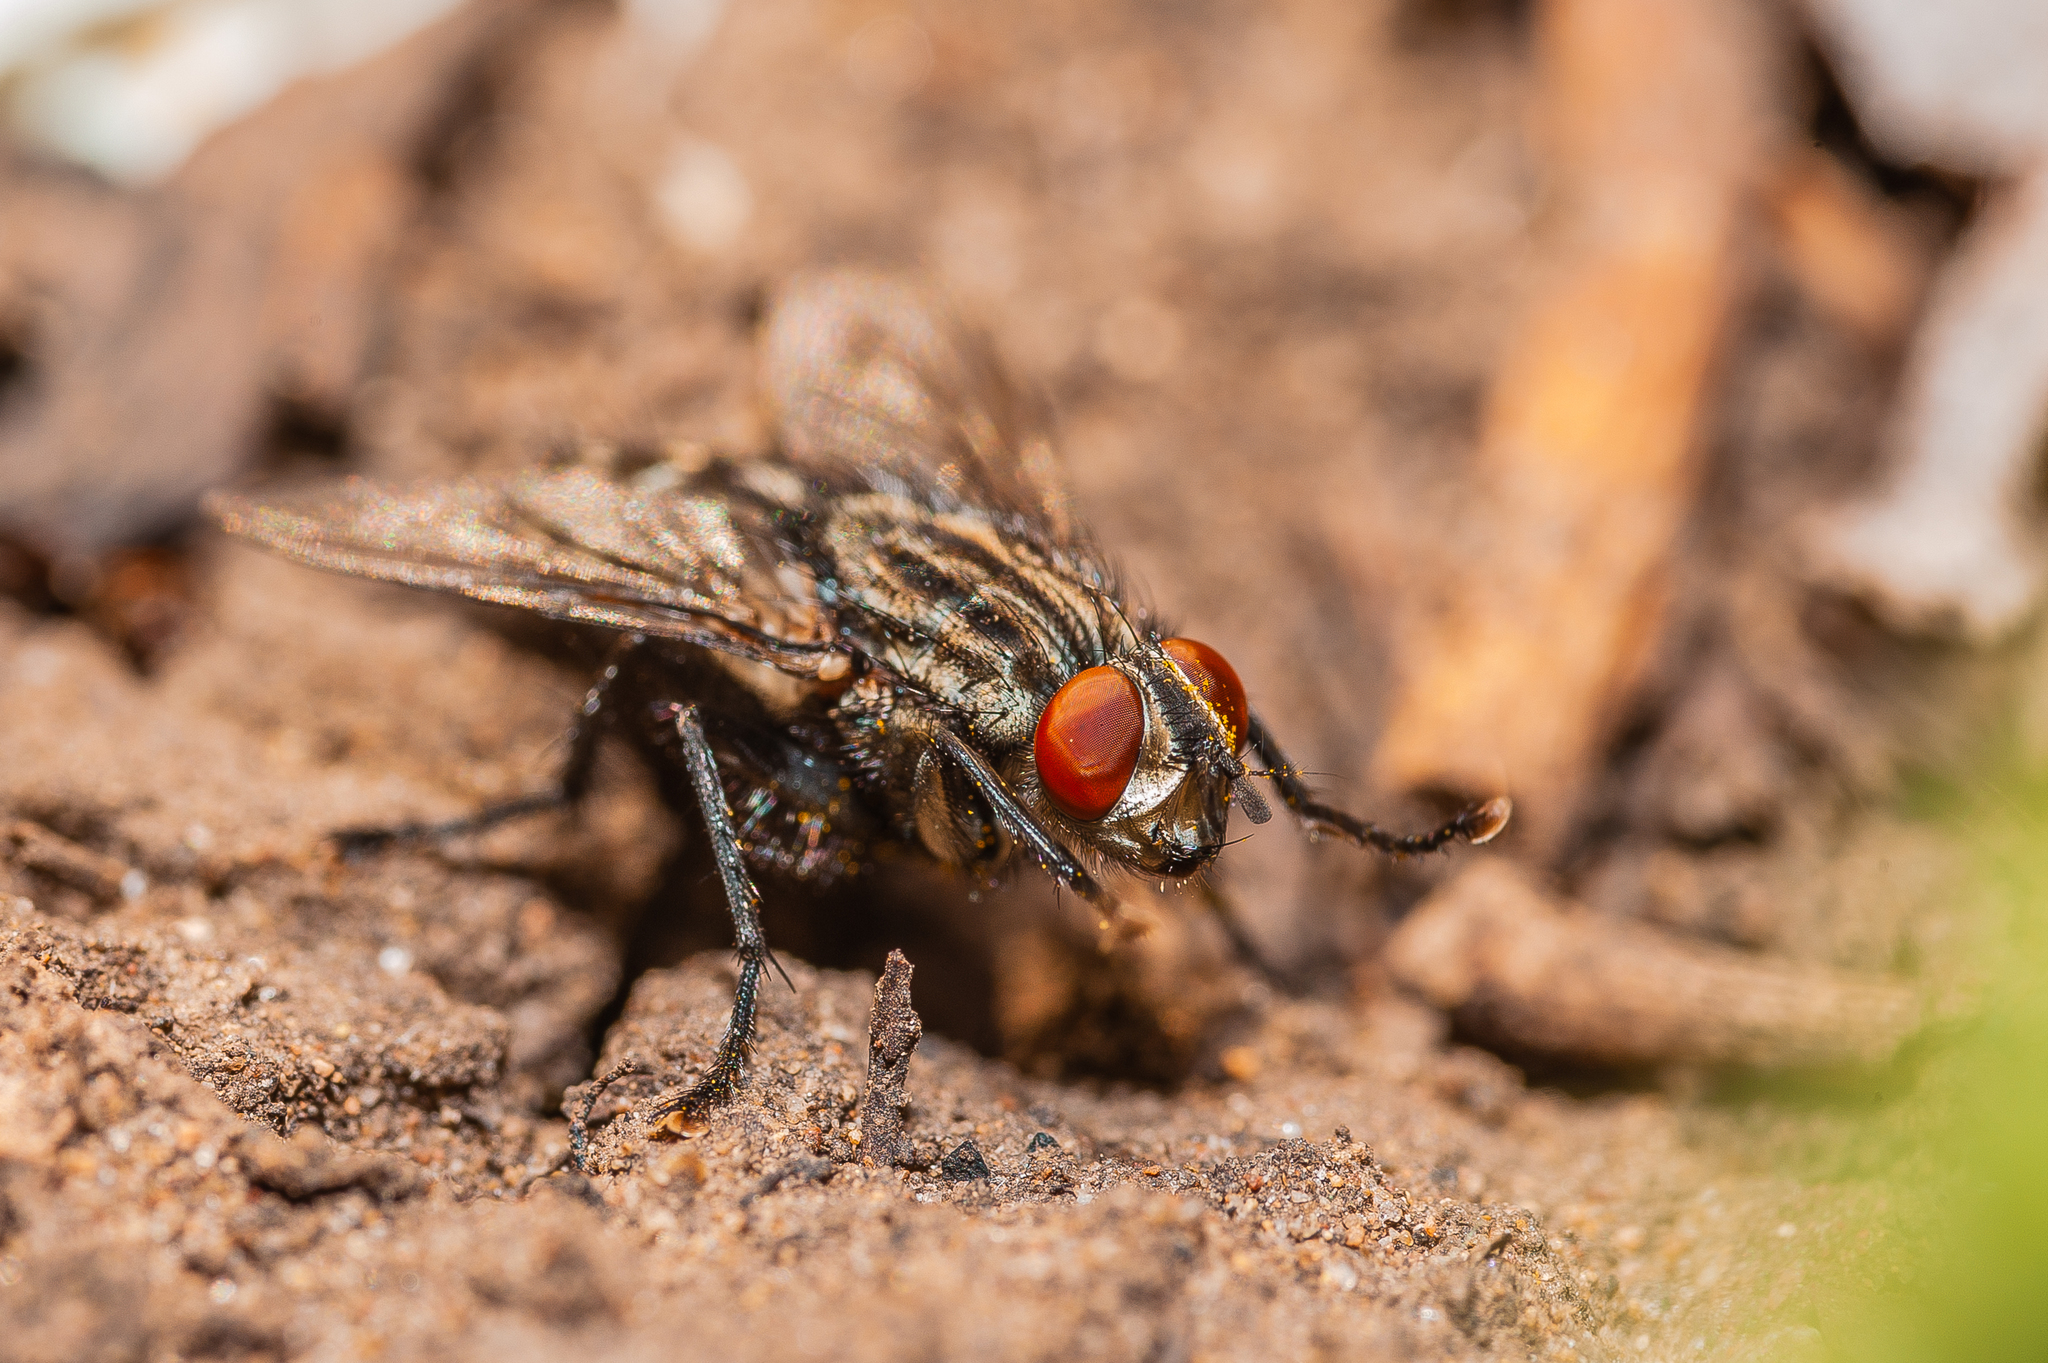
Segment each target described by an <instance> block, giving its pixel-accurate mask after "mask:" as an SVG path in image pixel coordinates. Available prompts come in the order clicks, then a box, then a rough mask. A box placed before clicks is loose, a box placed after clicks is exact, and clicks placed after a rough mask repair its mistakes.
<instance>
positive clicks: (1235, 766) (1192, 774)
mask: <svg viewBox="0 0 2048 1363" xmlns="http://www.w3.org/2000/svg"><path fill="white" fill-rule="evenodd" d="M1249 727H1250V712H1249V709H1248V708H1247V706H1246V703H1245V695H1244V687H1243V685H1242V683H1240V682H1239V681H1238V679H1237V673H1236V672H1235V671H1234V670H1232V668H1231V666H1230V664H1229V663H1227V662H1225V661H1224V660H1223V655H1221V654H1220V653H1218V652H1217V651H1216V650H1215V649H1213V648H1210V647H1209V646H1208V645H1207V644H1201V643H1197V642H1195V641H1194V640H1192V639H1166V640H1147V641H1145V642H1142V643H1139V644H1137V645H1136V646H1134V647H1132V648H1130V649H1128V650H1126V651H1125V652H1123V653H1120V654H1118V655H1117V656H1116V657H1113V658H1111V659H1110V660H1109V661H1108V662H1107V663H1105V664H1102V665H1101V666H1098V667H1091V668H1088V669H1086V670H1085V671H1082V672H1080V673H1077V674H1076V675H1075V676H1073V677H1072V678H1070V679H1068V681H1067V682H1066V684H1065V685H1063V686H1061V687H1060V689H1059V690H1058V691H1057V692H1056V693H1055V694H1054V695H1053V697H1052V699H1051V700H1049V701H1048V702H1047V703H1046V706H1045V708H1044V710H1042V711H1041V712H1040V713H1039V717H1038V727H1037V731H1036V734H1035V735H1034V738H1033V742H1032V758H1033V767H1034V774H1035V775H1036V777H1037V784H1038V788H1039V791H1040V793H1041V794H1042V796H1043V800H1044V803H1045V804H1046V805H1047V806H1049V807H1050V808H1051V809H1052V810H1053V811H1055V812H1056V813H1057V815H1058V816H1059V822H1060V824H1061V826H1062V827H1063V828H1064V829H1065V831H1066V832H1067V833H1068V835H1069V840H1070V841H1071V842H1073V843H1077V844H1079V845H1081V846H1083V847H1086V848H1089V849H1092V850H1093V851H1094V852H1096V853H1097V854H1098V855H1100V856H1101V857H1103V858H1104V859H1105V860H1106V861H1108V862H1111V863H1113V864H1116V865H1120V866H1123V867H1125V868H1126V869H1129V870H1132V871H1137V872H1140V873H1142V874H1145V875H1148V876H1172V877H1180V876H1187V875H1192V874H1193V873H1195V872H1196V871H1199V870H1201V869H1202V868H1203V867H1204V866H1206V865H1208V864H1209V862H1211V861H1212V860H1214V859H1215V857H1216V854H1217V852H1219V851H1220V850H1222V847H1223V838H1224V827H1225V825H1226V823H1227V822H1228V819H1229V816H1230V800H1231V795H1232V793H1233V790H1235V792H1236V793H1237V795H1238V797H1239V798H1240V799H1242V800H1243V801H1244V802H1245V804H1246V812H1247V813H1248V814H1250V815H1251V817H1252V818H1253V819H1254V820H1255V821H1257V822H1264V820H1265V817H1266V807H1265V803H1264V801H1263V800H1261V799H1260V798H1259V795H1258V793H1257V791H1255V790H1254V789H1253V788H1252V786H1251V784H1250V782H1249V781H1248V780H1247V779H1246V776H1245V769H1244V764H1243V763H1242V762H1241V761H1239V760H1238V754H1239V753H1240V752H1242V751H1243V748H1244V745H1245V742H1246V738H1247V731H1248V729H1249Z"/></svg>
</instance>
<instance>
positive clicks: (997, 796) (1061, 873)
mask: <svg viewBox="0 0 2048 1363" xmlns="http://www.w3.org/2000/svg"><path fill="white" fill-rule="evenodd" d="M933 737H934V738H935V739H936V740H937V742H938V745H939V748H940V749H941V750H942V751H943V752H944V753H945V754H946V755H947V756H948V757H951V758H952V759H953V760H954V761H955V762H958V763H959V764H960V767H961V769H962V770H963V771H965V772H966V773H967V779H968V780H970V781H972V782H973V783H974V789H975V791H976V793H977V794H979V795H980V796H981V798H982V799H984V800H986V801H988V807H989V809H990V811H991V812H992V813H994V814H995V816H996V822H997V823H1000V824H1002V825H1003V826H1004V827H1005V828H1007V829H1009V830H1010V835H1011V836H1012V837H1014V838H1016V839H1017V840H1018V841H1019V842H1022V843H1023V844H1024V845H1025V846H1026V847H1029V848H1030V849H1031V854H1032V855H1033V856H1035V857H1037V858H1038V862H1039V864H1040V865H1041V866H1043V867H1045V869H1046V872H1047V874H1049V875H1051V876H1052V878H1053V879H1054V880H1056V881H1058V882H1059V883H1060V884H1062V885H1064V886H1066V887H1067V888H1068V889H1070V890H1072V891H1073V892H1074V893H1075V894H1077V895H1080V896H1081V897H1082V898H1083V899H1085V900H1087V901H1088V902H1089V903H1091V904H1103V903H1107V902H1108V900H1109V895H1108V894H1107V893H1106V892H1105V891H1104V890H1103V888H1102V887H1101V886H1100V885H1098V884H1096V883H1095V877H1093V876H1091V875H1089V874H1088V872H1087V870H1086V869H1085V868H1084V867H1083V866H1082V865H1081V863H1080V862H1079V861H1078V860H1077V859H1076V858H1075V856H1074V854H1073V853H1072V852H1069V851H1068V850H1067V849H1066V847H1065V846H1064V845H1063V844H1062V843H1061V842H1060V840H1059V839H1058V838H1055V837H1054V836H1053V835H1052V833H1051V832H1050V831H1049V830H1048V829H1046V828H1045V827H1044V825H1042V824H1040V823H1039V822H1038V820H1036V819H1034V818H1032V817H1031V811H1029V810H1027V809H1025V808H1024V806H1023V805H1020V804H1018V803H1017V797H1016V796H1014V795H1012V794H1010V791H1009V788H1008V787H1007V786H1005V785H1004V784H1003V778H1002V777H1001V776H999V775H997V774H996V769H995V768H994V767H991V766H990V765H989V764H988V762H987V761H986V760H985V759H984V758H983V757H982V755H981V754H980V753H978V752H976V751H975V750H974V749H973V748H970V747H968V746H967V742H966V740H965V739H963V738H961V737H960V736H959V735H958V734H956V733H954V732H953V731H952V730H951V729H948V728H947V727H946V726H945V725H943V724H939V725H935V726H934V727H933Z"/></svg>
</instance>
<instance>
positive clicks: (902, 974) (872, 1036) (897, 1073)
mask: <svg viewBox="0 0 2048 1363" xmlns="http://www.w3.org/2000/svg"><path fill="white" fill-rule="evenodd" d="M912 969H913V967H912V966H911V964H910V962H909V960H907V959H906V958H905V957H904V955H903V953H902V952H901V951H891V952H890V953H889V959H888V961H887V962H886V963H885V964H884V965H883V966H882V976H881V978H880V979H878V980H876V981H875V1011H874V1012H873V1013H872V1014H871V1015H870V1016H869V1018H868V1082H867V1092H866V1093H864V1094H863V1095H862V1096H861V1104H860V1140H859V1142H858V1145H857V1148H858V1150H859V1151H860V1156H861V1158H862V1159H864V1160H873V1161H874V1163H875V1166H876V1167H877V1168H884V1169H886V1168H888V1167H889V1166H891V1165H894V1164H899V1163H901V1162H902V1160H903V1156H904V1154H905V1153H906V1149H905V1147H906V1146H907V1144H908V1142H906V1141H905V1139H904V1136H903V1110H904V1109H905V1108H906V1107H908V1106H909V1104H910V1097H909V1094H908V1093H906V1092H905V1085H906V1084H907V1083H908V1082H909V1079H910V1054H911V1052H912V1051H915V1050H916V1049H917V1043H918V1041H919V1040H920V1039H921V1038H922V1037H923V1036H924V1021H923V1019H921V1018H919V1017H918V1015H917V1010H916V1009H914V1008H912V1007H911V1006H910V973H911V970H912Z"/></svg>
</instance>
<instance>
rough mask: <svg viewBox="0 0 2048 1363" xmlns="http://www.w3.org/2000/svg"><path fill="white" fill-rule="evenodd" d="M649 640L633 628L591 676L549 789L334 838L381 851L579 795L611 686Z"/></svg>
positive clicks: (586, 784) (348, 849)
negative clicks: (456, 814)
mask: <svg viewBox="0 0 2048 1363" xmlns="http://www.w3.org/2000/svg"><path fill="white" fill-rule="evenodd" d="M646 642H647V639H646V636H644V635H639V634H629V635H626V636H624V637H623V638H621V639H620V640H619V641H618V642H617V643H615V644H613V645H612V648H611V652H610V653H609V654H608V655H607V656H606V658H605V665H604V670H603V671H601V672H599V673H598V675H597V680H596V681H594V682H592V683H591V685H590V690H589V692H588V693H587V694H585V696H584V697H583V704H582V706H581V707H579V708H578V709H577V711H576V718H575V719H574V720H573V721H572V722H571V723H570V725H569V732H568V734H567V735H566V736H565V737H564V740H563V741H564V743H565V745H566V746H567V747H568V750H569V755H568V757H567V758H565V759H564V760H563V762H562V769H561V771H560V772H559V773H557V775H556V776H555V783H554V785H553V786H551V787H550V788H548V789H547V790H537V791H534V792H533V793H532V794H530V795H516V796H514V797H513V798H511V799H509V800H501V801H499V802H498V803H497V804H494V805H485V806H484V807H483V808H482V809H479V810H478V811H476V812H475V813H474V814H465V815H464V816H463V817H461V818H459V819H447V820H444V821H442V822H439V823H404V824H394V825H391V826H389V827H385V828H344V829H341V830H338V831H337V832H335V833H334V834H333V835H332V836H333V840H334V844H335V846H336V847H337V848H339V849H340V851H341V854H342V855H343V856H344V857H357V856H361V855H363V854H365V853H368V852H375V851H381V850H382V849H384V848H386V847H388V846H390V845H391V844H393V843H399V842H433V841H438V840H440V839H442V838H457V837H465V836H468V835H470V834H474V833H482V832H485V831H487V830H489V829H492V828H496V827H497V826H498V825H499V824H501V823H504V822H506V821H507V820H509V819H516V818H519V817H521V816H522V815H526V814H539V813H543V812H545V811H547V810H550V809H560V808H562V807H563V806H565V805H573V804H575V803H576V802H577V801H579V800H581V799H582V798H583V797H584V795H585V794H586V793H587V792H588V791H589V790H590V778H591V774H592V773H593V772H595V771H596V770H597V749H598V740H600V739H601V738H603V737H604V730H605V729H606V728H607V727H608V726H609V725H610V723H611V719H612V708H615V707H611V706H609V705H608V702H609V700H610V698H611V692H612V688H613V686H614V685H615V684H616V683H617V682H618V680H619V670H620V668H621V667H623V666H624V664H625V662H626V659H627V658H628V657H629V656H630V655H631V654H632V653H633V651H634V650H635V649H637V648H639V647H640V646H641V645H643V644H645V643H646Z"/></svg>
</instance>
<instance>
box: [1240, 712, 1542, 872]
mask: <svg viewBox="0 0 2048 1363" xmlns="http://www.w3.org/2000/svg"><path fill="white" fill-rule="evenodd" d="M1249 727H1250V729H1251V743H1252V748H1253V750H1254V751H1256V752H1257V753H1258V755H1259V762H1260V764H1261V765H1263V766H1264V767H1265V769H1266V771H1267V773H1268V774H1269V775H1270V776H1272V778H1273V784H1274V785H1275V786H1277V787H1279V790H1280V798H1281V800H1282V801H1283V802H1285V804H1286V805H1287V807H1288V808H1289V809H1291V810H1293V811H1294V815H1295V817H1296V818H1298V819H1300V820H1301V821H1302V822H1303V823H1305V824H1307V825H1308V826H1309V828H1310V829H1311V830H1312V831H1314V832H1318V833H1335V834H1336V835H1337V836H1338V837H1340V838H1344V839H1346V840H1348V841H1350V842H1353V843H1356V844H1357V845H1358V846H1360V847H1373V848H1377V849H1379V850H1380V851H1382V852H1390V853H1393V854H1394V855H1396V856H1403V855H1407V854H1410V853H1415V852H1434V851H1436V850H1437V849H1438V848H1440V847H1443V846H1444V845H1446V844H1448V843H1453V842H1469V843H1482V842H1487V841H1490V840H1491V839H1492V838H1493V837H1494V835H1495V834H1497V833H1499V832H1500V831H1501V829H1503V828H1505V827H1507V822H1508V815H1509V814H1510V813H1512V812H1513V810H1514V806H1513V805H1512V804H1511V803H1509V801H1508V797H1507V796H1505V795H1496V796H1495V797H1494V798H1493V799H1491V800H1486V801H1483V802H1481V803H1479V804H1476V805H1473V806H1472V807H1471V808H1470V809H1467V810H1466V811H1465V812H1464V813H1462V814H1460V815H1458V817H1457V818H1455V819H1452V820H1450V821H1449V822H1448V823H1444V824H1441V825H1439V826H1438V827H1436V828H1432V829H1431V830H1429V831H1428V832H1427V833H1411V834H1406V835H1404V834H1400V833H1389V832H1388V831H1387V830H1386V829H1384V828H1381V827H1380V826H1379V825H1377V824H1374V823H1368V822H1367V821H1366V820H1364V819H1361V818H1359V817H1358V816H1357V815H1355V814H1347V813H1345V812H1344V811H1343V810H1341V809H1338V808H1336V807H1334V806H1332V805H1326V804H1323V803H1321V802H1319V801H1318V800H1316V799H1315V798H1314V797H1313V796H1312V795H1311V794H1310V793H1309V788H1308V783H1307V782H1305V781H1303V780H1302V779H1301V772H1300V771H1299V770H1298V769H1297V768H1296V767H1295V765H1294V764H1293V763H1292V762H1289V761H1288V760H1287V754H1285V753H1283V752H1281V751H1280V745H1279V744H1278V743H1276V742H1275V741H1274V739H1273V733H1272V730H1270V729H1268V728H1267V727H1266V726H1265V724H1264V723H1263V722H1262V721H1261V720H1260V719H1259V717H1258V716H1257V715H1253V716H1252V717H1251V724H1250V726H1249Z"/></svg>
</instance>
